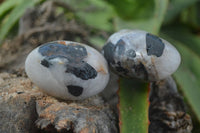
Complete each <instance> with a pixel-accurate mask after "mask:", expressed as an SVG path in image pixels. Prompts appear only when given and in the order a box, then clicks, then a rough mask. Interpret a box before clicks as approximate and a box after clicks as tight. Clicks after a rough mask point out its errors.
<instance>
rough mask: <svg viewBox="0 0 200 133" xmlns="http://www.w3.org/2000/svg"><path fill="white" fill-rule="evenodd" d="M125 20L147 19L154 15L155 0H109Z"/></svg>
mask: <svg viewBox="0 0 200 133" xmlns="http://www.w3.org/2000/svg"><path fill="white" fill-rule="evenodd" d="M107 1H108V2H109V3H110V4H111V5H112V6H113V7H114V8H115V10H116V12H117V13H118V15H119V16H120V17H121V18H122V19H125V20H133V19H146V18H150V17H151V16H152V15H153V10H152V8H154V6H155V5H154V0H148V1H146V0H107Z"/></svg>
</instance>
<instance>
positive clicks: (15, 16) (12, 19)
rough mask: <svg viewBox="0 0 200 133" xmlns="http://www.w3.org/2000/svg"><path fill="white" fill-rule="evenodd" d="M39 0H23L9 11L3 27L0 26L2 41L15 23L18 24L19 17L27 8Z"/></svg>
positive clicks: (0, 38) (0, 39)
mask: <svg viewBox="0 0 200 133" xmlns="http://www.w3.org/2000/svg"><path fill="white" fill-rule="evenodd" d="M38 2H39V0H31V1H29V0H23V1H21V3H20V4H19V5H18V6H16V7H15V8H14V9H13V10H12V11H11V12H10V13H9V15H8V16H7V18H6V20H5V21H4V22H3V23H2V24H1V27H0V41H2V40H3V39H4V38H5V36H6V35H7V34H8V32H9V31H10V30H11V28H12V27H13V26H14V24H16V23H17V21H18V20H19V18H20V17H21V16H22V15H23V13H24V12H25V10H26V9H27V8H29V7H32V6H34V5H35V4H36V3H38Z"/></svg>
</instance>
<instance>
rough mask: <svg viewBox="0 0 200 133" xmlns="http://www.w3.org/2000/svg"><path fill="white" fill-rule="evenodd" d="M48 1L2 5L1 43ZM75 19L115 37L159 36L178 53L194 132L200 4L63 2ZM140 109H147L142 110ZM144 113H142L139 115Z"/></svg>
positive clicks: (199, 97) (199, 109) (198, 112)
mask: <svg viewBox="0 0 200 133" xmlns="http://www.w3.org/2000/svg"><path fill="white" fill-rule="evenodd" d="M44 1H45V0H4V1H0V2H1V5H0V43H2V42H3V40H4V39H6V38H8V37H13V36H15V35H16V33H17V32H16V31H17V30H16V29H17V28H18V21H19V18H20V17H21V16H22V15H23V13H24V12H25V10H26V9H27V8H29V7H33V6H35V5H38V4H41V3H42V2H44ZM63 1H65V2H67V3H68V5H70V6H71V7H72V8H73V9H74V11H73V12H70V11H66V19H73V18H76V19H77V20H79V21H80V22H81V23H85V24H86V25H88V26H90V27H91V28H93V29H94V31H95V30H100V31H104V32H107V33H109V34H112V33H113V32H115V31H117V30H120V29H124V28H125V29H142V30H146V31H148V32H151V33H153V34H157V35H159V36H161V37H163V38H164V39H166V40H168V41H169V42H171V43H172V44H173V45H175V47H176V48H177V49H178V50H179V52H180V53H181V56H182V63H181V66H180V68H179V69H178V71H177V72H176V73H175V74H174V78H175V80H176V81H177V84H178V86H179V90H180V92H181V93H182V94H183V96H184V99H185V101H186V102H187V104H188V111H189V114H190V115H191V116H192V119H193V124H194V130H193V132H194V133H195V132H196V133H197V132H200V129H198V127H199V126H200V125H199V121H200V104H199V102H200V82H199V81H200V69H199V67H200V1H199V0H63ZM89 41H90V42H92V43H93V44H95V45H97V46H98V47H102V46H103V45H104V43H105V41H106V40H105V38H103V37H101V36H95V35H94V36H91V38H90V40H89ZM141 109H144V108H143V107H141ZM140 111H141V110H140V109H139V111H138V112H140Z"/></svg>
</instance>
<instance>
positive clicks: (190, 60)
mask: <svg viewBox="0 0 200 133" xmlns="http://www.w3.org/2000/svg"><path fill="white" fill-rule="evenodd" d="M164 37H165V38H167V39H168V40H169V41H170V42H172V43H173V44H174V45H175V46H176V47H177V49H178V50H179V52H180V53H181V57H182V63H181V66H180V68H179V69H178V71H177V72H176V73H175V74H174V76H175V79H176V81H177V83H178V85H179V86H180V89H181V90H182V92H183V94H184V96H185V98H186V99H187V101H188V103H189V104H190V106H191V107H192V110H193V111H194V112H195V114H196V116H197V118H198V120H199V121H200V104H199V101H200V82H199V81H200V69H199V66H200V58H199V56H198V55H197V54H196V53H194V52H193V51H191V50H190V49H189V48H188V47H186V46H185V44H182V43H181V42H179V41H175V40H174V39H172V38H170V37H169V36H166V35H164Z"/></svg>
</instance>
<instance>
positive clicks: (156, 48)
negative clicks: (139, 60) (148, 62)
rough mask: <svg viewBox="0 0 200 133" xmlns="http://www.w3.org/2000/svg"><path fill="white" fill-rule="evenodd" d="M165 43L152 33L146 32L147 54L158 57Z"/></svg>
mask: <svg viewBox="0 0 200 133" xmlns="http://www.w3.org/2000/svg"><path fill="white" fill-rule="evenodd" d="M164 48H165V44H164V43H163V42H162V40H161V39H160V38H159V37H157V36H154V35H152V34H149V33H147V34H146V50H147V54H148V55H155V56H157V57H160V56H161V55H162V54H163V50H164Z"/></svg>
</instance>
